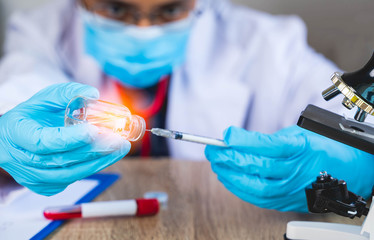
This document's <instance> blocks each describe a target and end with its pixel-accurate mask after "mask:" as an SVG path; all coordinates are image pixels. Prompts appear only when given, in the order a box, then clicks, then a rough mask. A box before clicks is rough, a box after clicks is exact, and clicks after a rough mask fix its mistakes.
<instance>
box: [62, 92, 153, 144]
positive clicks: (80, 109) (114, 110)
mask: <svg viewBox="0 0 374 240" xmlns="http://www.w3.org/2000/svg"><path fill="white" fill-rule="evenodd" d="M82 123H89V124H92V125H95V126H97V127H98V128H99V129H100V131H103V132H114V133H118V134H120V135H121V136H122V137H124V138H125V139H126V140H128V141H131V142H135V141H137V140H139V139H142V138H143V136H144V133H145V130H146V124H145V121H144V119H143V118H142V117H139V116H137V115H132V114H131V112H130V110H129V109H128V108H127V107H125V106H122V105H119V104H114V103H109V102H105V101H101V100H94V99H89V98H86V97H81V96H77V97H75V98H73V99H72V100H71V101H70V103H69V104H68V106H67V108H66V112H65V126H73V125H77V124H82Z"/></svg>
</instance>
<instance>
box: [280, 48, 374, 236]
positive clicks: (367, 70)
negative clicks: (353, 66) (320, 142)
mask: <svg viewBox="0 0 374 240" xmlns="http://www.w3.org/2000/svg"><path fill="white" fill-rule="evenodd" d="M331 80H332V82H333V85H332V86H331V87H329V88H328V89H326V90H325V91H323V92H322V96H323V97H324V99H325V100H327V101H328V100H331V99H332V98H335V97H336V96H338V95H341V94H342V95H343V102H342V104H343V106H345V107H346V108H348V109H349V110H351V109H353V108H355V107H357V112H356V115H355V116H354V119H347V118H346V117H343V116H340V115H338V114H335V113H332V112H330V111H327V110H324V109H321V108H318V107H316V106H313V105H309V106H307V108H306V109H305V110H304V111H303V112H302V114H301V116H300V118H299V121H298V123H297V125H298V126H300V127H302V128H305V129H308V130H310V131H312V132H315V133H318V134H320V135H323V136H325V137H328V138H331V139H334V140H336V141H339V142H342V143H344V144H347V145H349V146H352V147H355V148H357V149H360V150H363V151H366V152H368V153H371V154H374V125H373V124H370V123H365V122H364V121H365V119H366V117H367V116H368V115H374V54H373V55H372V57H371V59H370V60H369V62H368V63H367V64H366V65H365V66H364V67H363V68H362V69H360V70H358V71H356V72H352V73H344V74H341V73H334V74H333V76H332V77H331ZM321 170H322V169H321ZM373 171H374V169H373ZM373 190H374V188H373ZM305 193H306V197H307V202H308V210H309V212H311V213H321V214H323V213H329V212H332V213H335V214H338V215H340V216H344V217H348V218H352V219H353V218H355V217H361V216H366V218H365V221H364V223H363V225H362V226H354V225H348V224H336V223H323V222H301V221H293V222H289V223H288V224H287V233H286V234H285V236H284V239H285V240H316V239H318V240H325V239H326V240H327V239H328V240H331V239H339V240H374V197H373V200H372V204H371V207H370V208H368V207H367V203H366V201H365V200H364V199H363V198H362V197H361V196H358V195H356V194H354V193H352V192H350V191H348V188H347V184H346V182H345V181H344V180H338V179H335V178H334V177H333V176H331V175H329V174H328V173H326V172H321V173H320V175H319V176H318V177H317V179H316V181H315V182H313V183H312V186H310V187H309V188H307V189H306V190H305ZM373 194H374V191H373ZM373 196H374V195H373ZM370 209H371V210H370Z"/></svg>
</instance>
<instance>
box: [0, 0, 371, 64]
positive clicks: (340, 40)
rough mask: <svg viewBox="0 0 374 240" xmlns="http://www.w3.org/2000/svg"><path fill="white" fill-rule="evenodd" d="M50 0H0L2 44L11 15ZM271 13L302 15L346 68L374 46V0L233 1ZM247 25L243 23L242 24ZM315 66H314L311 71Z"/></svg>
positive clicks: (314, 38)
mask: <svg viewBox="0 0 374 240" xmlns="http://www.w3.org/2000/svg"><path fill="white" fill-rule="evenodd" d="M48 1H51V0H0V45H1V44H2V43H3V38H4V29H5V23H6V20H7V18H8V17H9V16H10V14H11V13H12V12H13V11H15V10H19V9H21V10H22V9H29V8H32V7H35V6H38V5H39V4H43V3H45V2H48ZM233 2H235V3H238V4H242V5H246V6H248V7H251V8H254V9H258V10H261V11H265V12H269V13H272V14H295V15H299V16H300V17H301V18H302V19H303V20H304V21H305V23H306V25H307V26H308V30H309V35H308V41H309V44H310V45H311V46H312V47H313V48H315V49H316V50H317V51H318V52H321V53H323V54H324V55H325V56H326V57H328V58H329V59H331V60H333V61H334V62H335V63H337V64H338V66H339V67H340V68H342V69H344V70H346V71H353V70H356V69H357V68H359V67H361V66H362V65H363V64H364V63H365V62H366V61H367V60H368V59H369V57H370V55H371V54H372V51H373V49H374V31H373V25H372V24H374V14H373V9H374V1H373V0H354V1H353V0H233ZM243 24H244V23H243ZM312 70H313V69H311V71H312Z"/></svg>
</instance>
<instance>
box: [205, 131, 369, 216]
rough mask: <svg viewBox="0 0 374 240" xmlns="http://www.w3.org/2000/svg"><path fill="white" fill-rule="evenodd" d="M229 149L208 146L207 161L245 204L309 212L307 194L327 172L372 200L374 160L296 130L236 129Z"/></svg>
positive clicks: (228, 140) (230, 135) (228, 134)
mask: <svg viewBox="0 0 374 240" xmlns="http://www.w3.org/2000/svg"><path fill="white" fill-rule="evenodd" d="M224 140H225V143H226V144H227V145H228V146H229V147H228V148H221V147H213V146H208V147H206V149H205V155H206V157H207V158H208V160H209V161H210V162H211V165H212V169H213V171H214V172H215V173H216V174H217V175H218V179H219V180H220V181H221V182H222V183H223V184H224V185H225V187H226V188H227V189H228V190H230V191H231V192H232V193H233V194H235V195H237V196H238V197H239V198H241V199H242V200H244V201H247V202H250V203H252V204H254V205H257V206H259V207H262V208H269V209H277V210H280V211H301V212H306V211H307V202H306V196H305V191H304V189H305V188H306V187H308V186H310V184H311V183H312V182H313V181H315V180H316V177H317V176H318V175H319V173H320V172H321V171H327V172H328V173H329V174H331V175H332V176H333V177H334V178H337V179H341V180H345V181H346V182H347V186H348V189H349V190H350V191H351V192H354V193H356V194H358V195H361V196H363V197H369V196H370V193H371V189H372V186H373V184H374V156H373V155H371V154H368V153H365V152H363V151H360V150H357V149H354V148H352V147H349V146H347V145H344V144H342V143H339V142H336V141H333V140H331V139H328V138H325V137H323V136H320V135H318V134H315V133H312V132H310V131H307V130H304V129H302V128H300V127H297V126H293V127H290V128H286V129H283V130H281V131H279V132H277V133H275V134H261V133H258V132H248V131H246V130H244V129H241V128H236V127H230V128H228V129H227V130H226V131H225V133H224Z"/></svg>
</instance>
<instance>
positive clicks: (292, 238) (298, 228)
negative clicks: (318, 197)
mask: <svg viewBox="0 0 374 240" xmlns="http://www.w3.org/2000/svg"><path fill="white" fill-rule="evenodd" d="M361 230H362V227H361V226H354V225H348V224H337V223H323V222H301V221H293V222H289V223H288V224H287V233H286V236H285V239H286V240H333V239H339V240H369V235H368V234H365V235H361Z"/></svg>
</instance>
